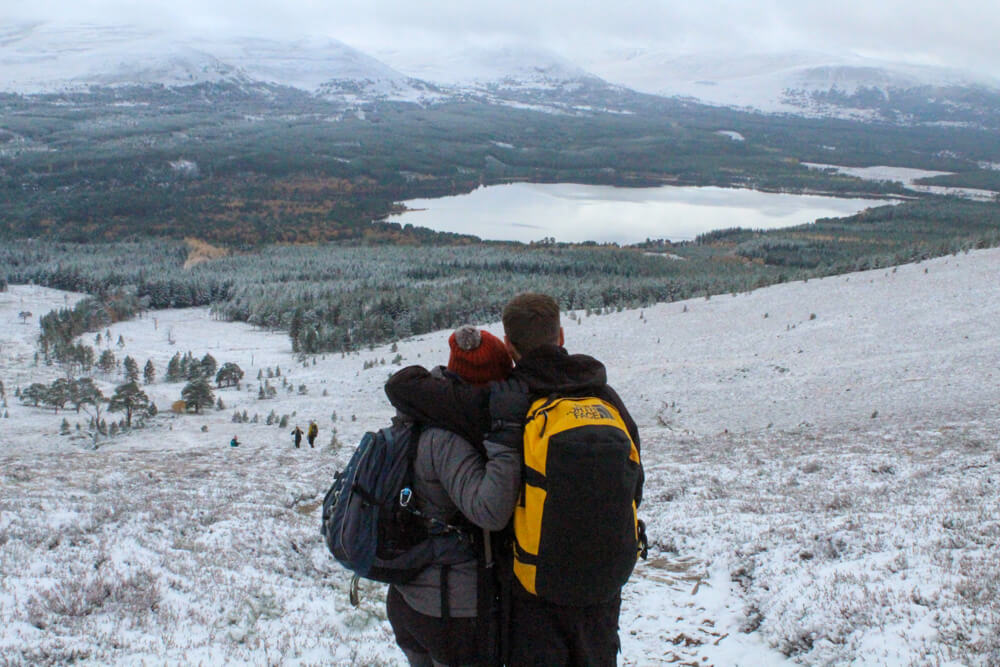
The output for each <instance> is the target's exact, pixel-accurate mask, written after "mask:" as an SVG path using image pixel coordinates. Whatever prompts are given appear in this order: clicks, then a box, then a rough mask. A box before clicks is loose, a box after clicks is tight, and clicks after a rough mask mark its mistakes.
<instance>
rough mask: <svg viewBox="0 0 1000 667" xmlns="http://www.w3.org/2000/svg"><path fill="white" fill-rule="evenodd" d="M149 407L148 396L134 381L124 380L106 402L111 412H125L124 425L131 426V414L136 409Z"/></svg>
mask: <svg viewBox="0 0 1000 667" xmlns="http://www.w3.org/2000/svg"><path fill="white" fill-rule="evenodd" d="M148 409H149V396H147V395H146V393H145V392H144V391H143V390H142V389H140V388H139V385H138V384H136V383H135V382H126V383H125V384H121V385H118V387H116V388H115V393H114V394H113V395H112V396H111V400H110V402H109V403H108V410H110V411H111V412H121V411H124V412H125V426H126V427H128V428H132V415H133V414H134V413H135V412H136V411H137V410H139V411H141V410H148Z"/></svg>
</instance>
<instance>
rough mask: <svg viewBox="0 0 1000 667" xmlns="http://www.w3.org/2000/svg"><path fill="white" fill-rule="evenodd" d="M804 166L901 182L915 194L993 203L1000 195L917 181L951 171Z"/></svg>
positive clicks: (948, 173)
mask: <svg viewBox="0 0 1000 667" xmlns="http://www.w3.org/2000/svg"><path fill="white" fill-rule="evenodd" d="M802 164H803V166H806V167H809V168H810V169H819V170H827V169H829V170H833V171H835V172H837V173H839V174H847V175H848V176H854V177H856V178H861V179H864V180H866V181H899V182H900V183H902V184H903V185H904V186H905V187H906V189H908V190H913V191H914V192H925V193H928V194H935V195H951V196H954V197H963V198H965V199H974V200H976V201H993V200H995V199H996V198H997V196H998V195H1000V193H997V192H993V191H992V190H979V189H977V188H952V187H947V186H943V185H921V184H920V183H918V182H917V181H919V180H920V179H922V178H933V177H934V176H948V175H950V174H951V173H952V172H950V171H929V170H927V169H911V168H907V167H886V166H877V167H841V166H838V165H835V164H820V163H815V162H803V163H802Z"/></svg>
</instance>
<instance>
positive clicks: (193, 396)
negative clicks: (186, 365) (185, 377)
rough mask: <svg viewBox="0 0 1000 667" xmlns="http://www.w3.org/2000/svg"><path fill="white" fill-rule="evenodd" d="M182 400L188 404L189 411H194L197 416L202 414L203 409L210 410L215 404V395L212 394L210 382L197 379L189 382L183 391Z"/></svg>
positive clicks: (200, 378) (201, 378)
mask: <svg viewBox="0 0 1000 667" xmlns="http://www.w3.org/2000/svg"><path fill="white" fill-rule="evenodd" d="M181 398H182V399H184V402H185V403H186V404H187V409H188V410H191V409H194V411H195V413H196V414H201V409H202V408H210V407H212V406H213V405H214V404H215V394H214V393H213V392H212V387H211V385H209V384H208V380H206V379H205V378H203V377H197V378H195V379H193V380H191V381H190V382H188V383H187V384H186V385H185V386H184V389H182V390H181Z"/></svg>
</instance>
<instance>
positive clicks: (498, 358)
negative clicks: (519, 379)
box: [448, 324, 514, 384]
mask: <svg viewBox="0 0 1000 667" xmlns="http://www.w3.org/2000/svg"><path fill="white" fill-rule="evenodd" d="M448 347H450V348H451V355H450V356H449V357H448V370H450V371H451V372H452V373H456V374H458V376H459V377H461V378H462V379H463V380H465V381H466V382H470V383H472V384H487V383H488V382H492V381H493V380H503V379H504V378H506V377H507V375H508V374H510V371H511V369H512V368H513V367H514V362H512V361H511V359H510V355H509V354H508V353H507V347H506V346H505V345H504V344H503V341H502V340H500V339H499V338H497V337H496V336H494V335H493V334H491V333H490V332H489V331H485V330H483V329H477V328H475V327H473V326H470V325H468V324H466V325H463V326H460V327H459V328H457V329H455V332H454V333H453V334H451V336H450V337H449V338H448Z"/></svg>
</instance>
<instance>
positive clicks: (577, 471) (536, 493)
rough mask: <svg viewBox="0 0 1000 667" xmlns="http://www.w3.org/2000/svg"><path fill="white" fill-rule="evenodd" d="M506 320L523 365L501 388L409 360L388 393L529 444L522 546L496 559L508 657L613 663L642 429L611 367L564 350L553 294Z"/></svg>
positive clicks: (634, 531)
mask: <svg viewBox="0 0 1000 667" xmlns="http://www.w3.org/2000/svg"><path fill="white" fill-rule="evenodd" d="M503 325H504V333H505V336H504V342H505V344H506V347H507V350H508V352H510V355H511V357H512V358H513V359H514V362H515V364H516V366H515V368H514V371H513V372H512V373H511V375H510V380H508V381H507V383H504V384H502V385H500V386H498V387H495V388H494V390H493V391H492V392H490V391H486V390H471V391H464V390H463V391H460V390H457V389H456V387H455V386H453V385H451V384H449V383H447V382H445V381H442V380H440V379H438V378H435V377H433V375H432V374H430V373H428V372H427V371H426V370H424V369H422V368H419V367H410V368H406V369H403V370H402V371H399V373H397V374H396V375H394V376H393V377H392V378H390V380H389V383H388V384H387V385H386V394H387V395H388V396H389V400H390V401H391V402H392V403H393V405H395V406H396V408H397V409H399V410H401V411H403V412H409V413H413V414H418V415H419V416H420V418H421V419H423V420H424V421H426V422H429V423H443V424H464V425H466V426H469V425H474V424H479V425H480V426H483V427H484V428H485V426H484V425H485V424H490V427H489V428H491V429H492V433H491V436H490V439H491V441H492V442H493V443H495V444H496V445H502V444H507V445H509V446H511V447H518V448H523V449H519V451H523V452H524V454H523V456H519V457H518V458H519V459H520V460H519V463H521V464H522V466H523V468H522V470H523V472H524V477H523V479H522V480H521V482H520V488H521V495H520V500H519V502H518V504H517V506H516V507H515V511H514V521H513V529H512V533H513V543H512V545H510V546H509V547H507V548H506V550H505V551H504V552H505V553H506V554H508V556H507V561H506V562H504V563H498V567H499V568H500V579H501V581H503V582H505V590H504V606H505V618H506V619H507V620H506V623H505V626H506V627H505V629H506V632H505V637H504V646H503V654H504V657H505V663H506V664H507V665H512V666H521V665H600V666H605V665H607V666H611V665H615V664H616V662H617V659H616V655H617V653H618V651H619V646H620V644H619V639H618V617H619V613H620V609H621V587H622V586H623V585H624V584H625V582H626V581H627V579H628V578H629V576H630V574H631V572H632V569H633V567H634V565H635V562H636V560H637V558H638V556H639V555H640V554H642V555H645V531H644V527H643V526H642V524H641V522H639V521H638V520H637V519H636V509H637V508H638V507H639V504H640V502H641V500H642V484H643V472H642V466H641V463H640V460H639V434H638V429H637V428H636V425H635V422H634V421H633V420H632V417H631V416H630V415H629V413H628V411H627V410H626V408H625V405H624V404H623V403H622V400H621V398H620V397H619V396H618V394H617V393H616V392H615V391H614V390H613V389H612V388H611V387H610V386H609V385H608V384H607V374H606V371H605V368H604V365H603V364H601V363H600V362H599V361H597V360H596V359H594V358H592V357H589V356H586V355H582V354H575V355H571V354H569V353H568V352H567V351H566V350H565V349H564V348H563V347H562V345H563V337H564V334H563V329H562V327H561V326H560V322H559V306H558V304H557V303H556V302H555V300H553V299H552V298H551V297H549V296H546V295H542V294H521V295H518V296H516V297H515V298H514V299H512V300H511V301H510V303H508V304H507V306H506V307H505V308H504V312H503ZM515 382H521V383H524V385H526V387H527V392H528V393H529V394H530V395H529V396H528V397H527V398H525V397H520V398H518V397H517V387H516V386H514V383H515ZM529 406H530V409H529ZM526 423H530V428H527V429H526V428H525V424H526ZM566 454H570V455H566ZM540 463H541V466H540V465H539V464H540ZM543 510H544V518H545V520H544V523H543V522H542V516H543ZM504 552H500V553H504Z"/></svg>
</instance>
